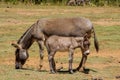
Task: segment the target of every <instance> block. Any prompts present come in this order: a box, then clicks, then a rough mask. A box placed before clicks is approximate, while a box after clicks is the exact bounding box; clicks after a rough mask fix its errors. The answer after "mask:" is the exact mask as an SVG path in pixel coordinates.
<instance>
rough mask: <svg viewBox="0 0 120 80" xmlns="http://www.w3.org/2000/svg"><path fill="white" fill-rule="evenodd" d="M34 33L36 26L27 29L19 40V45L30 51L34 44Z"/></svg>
mask: <svg viewBox="0 0 120 80" xmlns="http://www.w3.org/2000/svg"><path fill="white" fill-rule="evenodd" d="M33 31H34V24H33V25H32V26H31V27H30V28H29V29H27V31H26V32H25V33H24V34H23V35H22V36H21V38H20V39H19V40H18V44H20V45H21V46H22V48H23V49H29V48H30V46H31V45H32V44H33V42H34V40H33Z"/></svg>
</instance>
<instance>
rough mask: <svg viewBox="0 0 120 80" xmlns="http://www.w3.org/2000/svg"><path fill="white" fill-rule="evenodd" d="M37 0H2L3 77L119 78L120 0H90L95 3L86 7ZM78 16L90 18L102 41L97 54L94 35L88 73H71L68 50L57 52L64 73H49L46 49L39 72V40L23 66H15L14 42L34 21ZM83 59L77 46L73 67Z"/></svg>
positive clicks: (0, 44) (51, 79)
mask: <svg viewBox="0 0 120 80" xmlns="http://www.w3.org/2000/svg"><path fill="white" fill-rule="evenodd" d="M36 1H39V0H36ZM36 1H35V0H0V80H93V79H103V80H119V79H120V7H119V4H120V2H119V1H120V0H91V4H92V5H85V6H66V4H65V3H66V1H67V0H61V1H62V2H61V3H60V2H59V1H57V0H42V2H41V4H40V3H36ZM104 2H106V3H104ZM108 2H109V4H108ZM78 16H79V17H80V16H82V17H86V18H88V19H90V20H91V22H92V23H93V24H94V27H95V31H96V35H97V38H98V41H99V44H100V51H99V53H96V51H95V48H94V45H93V38H91V48H90V50H91V54H90V55H89V56H88V60H87V62H86V68H88V69H89V70H90V71H89V74H85V73H83V72H75V73H74V74H72V75H71V74H69V73H68V72H67V70H68V52H64V53H61V52H58V53H56V55H55V61H56V64H57V68H58V67H60V66H63V70H62V72H58V73H57V74H49V63H48V58H47V52H46V49H45V53H44V54H45V56H44V57H45V58H44V62H43V68H42V70H41V71H39V70H38V69H39V49H38V45H37V43H34V44H33V45H32V46H31V47H30V49H29V59H28V60H27V62H26V64H25V65H24V66H23V68H24V69H22V70H16V69H15V66H14V65H15V54H14V53H15V48H14V47H12V46H11V42H13V41H17V40H18V39H19V38H20V36H22V34H23V33H24V32H25V31H26V30H27V29H28V28H29V27H30V26H31V25H32V24H33V23H35V22H36V21H37V20H38V19H40V18H56V17H78ZM80 60H81V52H80V50H79V49H77V50H75V53H74V62H73V68H74V69H75V68H76V67H77V66H78V64H79V62H80ZM61 63H63V64H62V65H61Z"/></svg>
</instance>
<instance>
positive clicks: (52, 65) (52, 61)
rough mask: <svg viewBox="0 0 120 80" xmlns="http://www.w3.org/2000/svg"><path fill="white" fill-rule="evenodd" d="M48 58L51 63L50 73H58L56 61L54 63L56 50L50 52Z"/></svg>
mask: <svg viewBox="0 0 120 80" xmlns="http://www.w3.org/2000/svg"><path fill="white" fill-rule="evenodd" d="M48 60H49V65H50V73H52V74H54V73H56V71H55V63H54V52H50V53H48Z"/></svg>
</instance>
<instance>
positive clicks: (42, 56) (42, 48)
mask: <svg viewBox="0 0 120 80" xmlns="http://www.w3.org/2000/svg"><path fill="white" fill-rule="evenodd" d="M37 42H38V45H39V53H40V64H39V67H40V68H39V69H40V70H41V68H42V66H43V58H44V52H43V51H44V42H43V41H37Z"/></svg>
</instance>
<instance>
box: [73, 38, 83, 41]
mask: <svg viewBox="0 0 120 80" xmlns="http://www.w3.org/2000/svg"><path fill="white" fill-rule="evenodd" d="M75 40H76V41H83V40H84V38H83V37H75Z"/></svg>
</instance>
